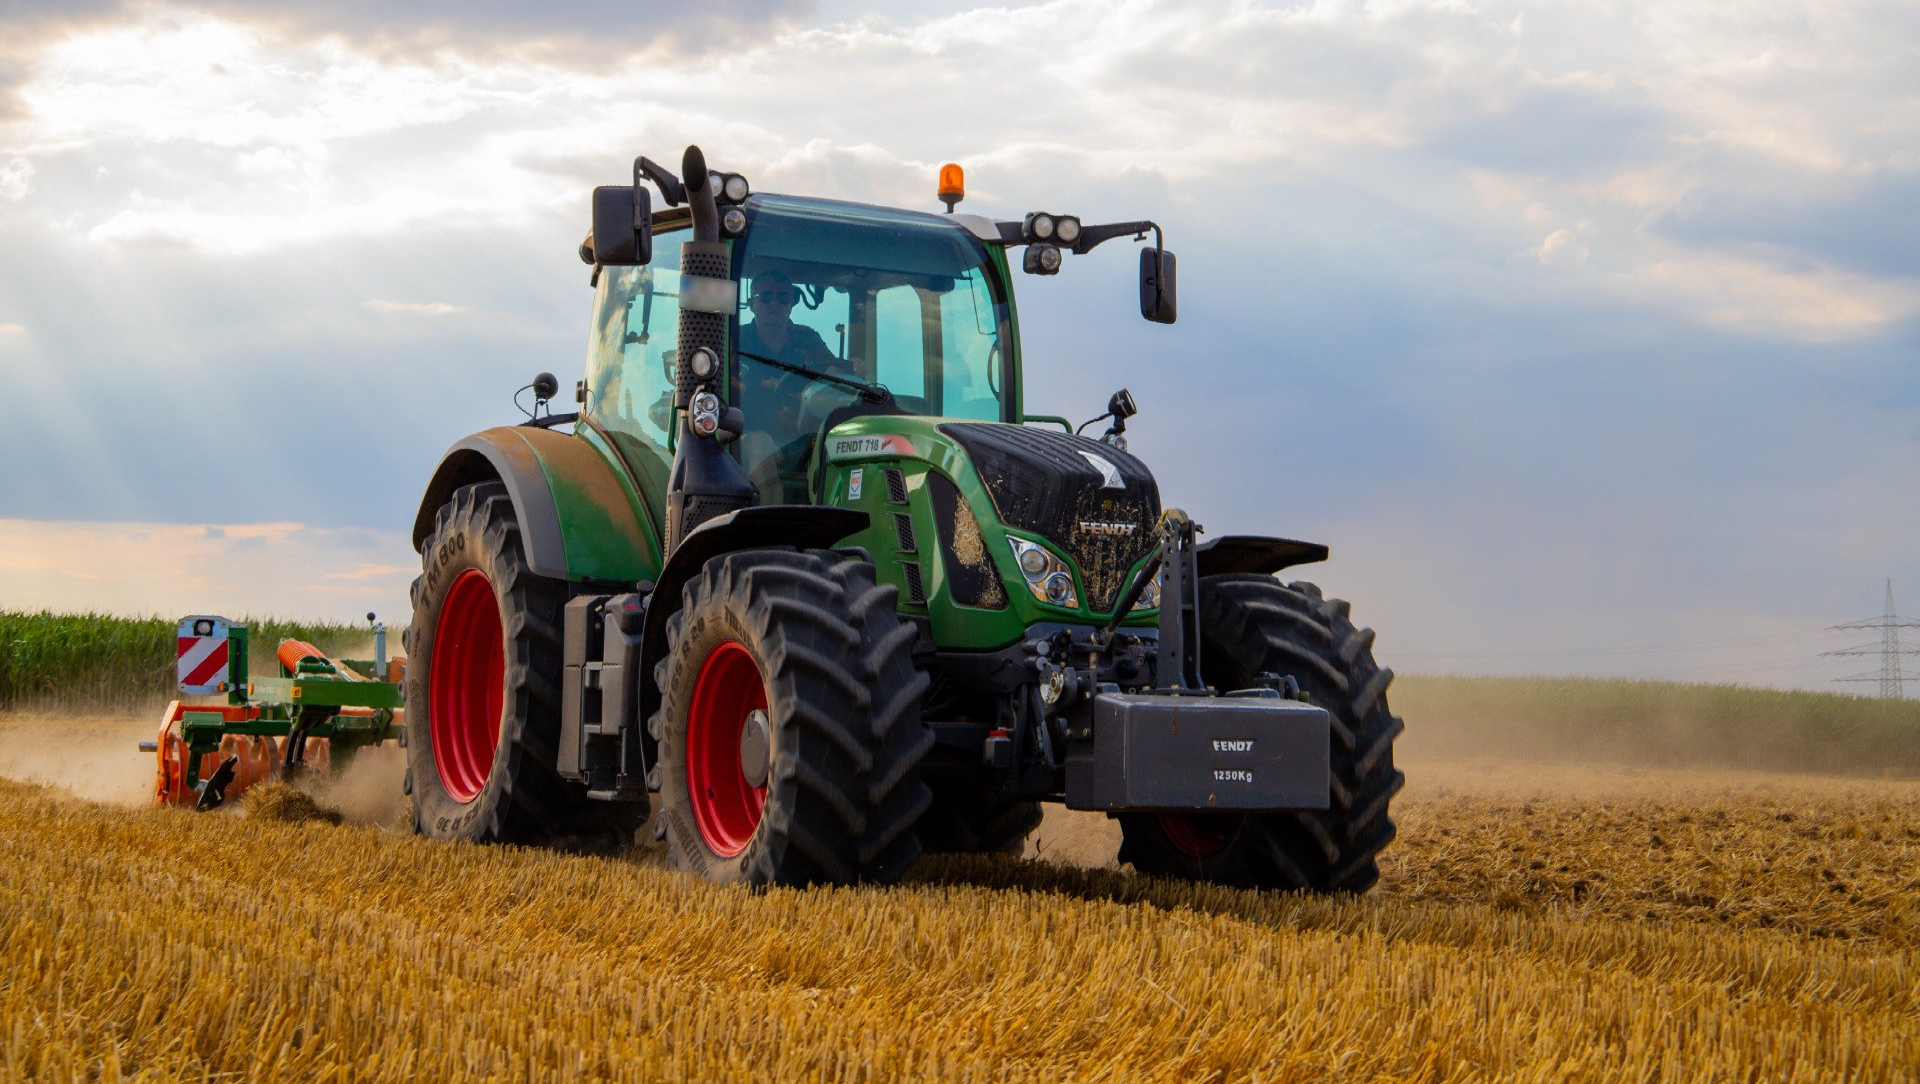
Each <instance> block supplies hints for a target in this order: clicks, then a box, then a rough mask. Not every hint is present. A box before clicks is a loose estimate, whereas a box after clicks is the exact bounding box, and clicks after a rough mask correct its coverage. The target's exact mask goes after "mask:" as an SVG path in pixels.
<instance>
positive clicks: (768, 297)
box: [732, 196, 1011, 501]
mask: <svg viewBox="0 0 1920 1084" xmlns="http://www.w3.org/2000/svg"><path fill="white" fill-rule="evenodd" d="M748 206H749V210H750V212H751V216H750V225H749V226H748V229H747V235H746V238H745V239H744V240H743V241H742V242H741V245H740V248H739V250H738V251H737V252H736V258H735V260H734V268H735V275H736V277H737V278H739V280H740V284H741V289H740V298H741V305H740V311H739V317H738V324H737V325H736V332H735V336H734V345H735V351H736V357H737V360H738V364H737V366H736V368H735V372H734V380H733V386H732V393H733V400H734V402H735V403H736V404H738V405H739V406H740V407H741V409H742V412H743V413H744V415H745V416H746V422H747V432H746V434H745V435H744V436H743V437H742V438H741V442H740V456H741V463H742V465H743V466H745V467H746V468H747V470H748V474H749V475H750V476H751V477H752V478H753V480H754V484H755V485H756V486H758V487H759V488H760V490H761V492H762V494H763V497H764V498H765V499H767V500H770V501H779V500H790V499H796V498H798V497H801V496H802V495H803V494H804V491H805V476H806V470H807V461H808V459H809V456H810V453H811V452H812V445H813V443H814V441H815V440H816V439H817V438H818V436H819V434H820V431H821V427H822V426H823V425H824V424H825V423H826V422H827V421H828V420H829V415H830V414H832V413H833V412H834V411H835V409H836V408H840V407H846V406H850V405H853V404H856V403H858V402H860V401H861V393H860V392H859V391H858V390H856V388H854V387H850V386H848V385H849V383H859V384H877V385H880V386H882V387H884V388H885V389H886V390H887V392H888V393H889V394H890V396H891V402H892V405H891V406H887V405H886V404H884V403H882V404H872V403H869V404H868V405H867V409H875V410H878V411H880V412H885V413H893V412H898V413H905V414H928V415H935V416H939V417H946V418H966V419H973V420H978V421H1009V420H1011V419H1010V417H1009V416H1008V402H1007V399H1008V391H1007V385H1008V381H1007V378H1006V364H1007V361H1006V358H1005V356H1004V348H1003V346H1002V344H1003V343H1005V342H1007V341H1009V340H1010V339H1011V330H1010V328H1009V327H1008V320H1009V313H1008V306H1007V301H1006V296H1005V293H1004V290H1003V285H1002V282H1001V279H1000V276H999V275H998V274H997V273H996V271H995V268H994V264H993V263H992V261H991V259H990V257H989V256H988V253H987V250H986V247H985V246H984V245H982V244H981V243H980V242H979V241H978V240H976V239H975V238H974V237H973V236H972V235H971V234H969V233H968V232H967V231H966V230H965V229H963V228H961V227H960V226H959V225H957V224H955V223H953V222H951V221H948V220H943V219H941V218H939V217H937V216H933V215H921V214H914V213H911V212H906V211H895V210H888V209H884V208H879V207H864V206H856V205H852V204H841V203H831V202H825V201H815V200H797V199H791V198H785V197H780V196H758V197H755V198H754V199H753V200H752V201H751V202H750V203H749V205H748ZM823 375H824V376H831V377H839V378H841V380H839V381H835V380H831V379H823ZM868 398H869V399H873V398H878V396H873V395H870V396H868Z"/></svg>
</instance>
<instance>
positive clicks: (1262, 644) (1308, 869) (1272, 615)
mask: <svg viewBox="0 0 1920 1084" xmlns="http://www.w3.org/2000/svg"><path fill="white" fill-rule="evenodd" d="M1200 622H1201V649H1200V664H1201V669H1202V674H1201V676H1202V677H1203V678H1204V679H1205V680H1206V682H1207V684H1208V685H1211V686H1213V687H1214V688H1217V689H1220V690H1222V691H1226V690H1232V689H1244V688H1250V687H1252V686H1254V685H1255V684H1257V683H1258V682H1259V680H1260V676H1261V675H1262V674H1280V675H1288V676H1291V677H1293V678H1294V679H1295V680H1296V681H1298V682H1299V683H1300V689H1301V691H1302V693H1304V694H1305V696H1306V698H1307V700H1309V701H1310V702H1311V703H1313V704H1316V705H1318V706H1320V707H1323V708H1325V709H1327V712H1328V714H1330V715H1331V716H1332V717H1333V735H1332V762H1331V768H1332V779H1331V780H1330V783H1331V787H1330V790H1331V793H1332V804H1331V808H1328V809H1325V810H1290V811H1284V812H1278V813H1254V814H1227V813H1180V814H1174V813H1127V814H1122V815H1121V817H1120V824H1121V831H1122V835H1123V842H1122V843H1121V847H1120V860H1121V861H1123V862H1132V863H1133V866H1134V868H1135V869H1137V870H1139V871H1140V872H1142V873H1149V874H1157V875H1161V876H1171V877H1183V878H1188V879H1194V880H1206V881H1217V882H1220V883H1224V884H1234V885H1244V886H1251V887H1259V888H1280V889H1309V890H1311V891H1315V892H1355V893H1358V892H1365V891H1366V890H1367V889H1369V888H1371V887H1372V886H1373V884H1374V882H1375V881H1377V880H1379V878H1380V870H1379V866H1378V864H1377V862H1376V861H1375V859H1376V858H1377V856H1378V855H1379V853H1380V851H1381V850H1382V849H1383V848H1385V847H1386V846H1387V844H1388V843H1390V842H1392V841H1393V837H1394V826H1393V819H1392V817H1390V816H1389V815H1388V808H1387V807H1388V804H1389V802H1390V801H1391V800H1392V798H1393V796H1394V794H1395V793H1397V792H1398V791H1399V790H1400V787H1401V785H1402V784H1403V783H1404V782H1405V776H1403V775H1402V774H1401V773H1400V772H1399V771H1398V770H1397V769H1395V768H1394V766H1393V742H1394V739H1395V738H1396V737H1398V736H1399V734H1400V731H1401V730H1402V729H1403V728H1404V724H1402V723H1401V721H1400V719H1399V718H1397V717H1395V716H1394V715H1393V714H1392V712H1390V711H1389V710H1388V709H1387V698H1386V690H1387V685H1388V683H1389V682H1391V681H1392V680H1393V671H1391V670H1388V669H1385V668H1383V667H1381V666H1379V665H1377V664H1376V663H1375V662H1374V659H1373V630H1371V629H1362V628H1356V627H1355V626H1354V624H1353V622H1352V621H1350V620H1349V619H1348V617H1347V604H1346V603H1345V602H1341V601H1339V600H1337V599H1333V600H1329V599H1323V598H1322V597H1321V595H1320V589H1319V588H1317V587H1315V586H1314V585H1313V584H1310V583H1295V584H1290V585H1286V586H1282V585H1281V584H1280V582H1279V581H1278V580H1275V579H1274V578H1273V577H1271V576H1261V575H1240V574H1235V575H1223V576H1208V577H1206V578H1204V579H1202V580H1201V581H1200Z"/></svg>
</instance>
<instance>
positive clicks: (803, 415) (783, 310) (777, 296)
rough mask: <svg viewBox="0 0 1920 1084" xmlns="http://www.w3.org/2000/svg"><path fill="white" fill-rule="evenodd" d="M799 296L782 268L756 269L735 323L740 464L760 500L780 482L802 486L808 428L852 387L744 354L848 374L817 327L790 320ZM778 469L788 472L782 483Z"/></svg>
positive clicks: (776, 492)
mask: <svg viewBox="0 0 1920 1084" xmlns="http://www.w3.org/2000/svg"><path fill="white" fill-rule="evenodd" d="M799 300H800V292H799V290H798V288H796V287H795V286H794V284H793V279H792V278H791V277H790V276H788V275H787V273H786V272H784V271H778V270H767V271H762V272H760V273H759V274H757V275H755V276H753V291H752V292H751V293H750V294H748V296H747V305H748V307H749V308H750V309H751V310H752V313H753V319H752V320H751V321H744V322H742V323H741V325H740V339H739V352H740V354H741V358H740V361H741V364H740V394H739V400H738V401H739V402H740V404H741V406H742V408H743V410H744V412H745V413H746V417H747V434H746V435H745V436H743V439H742V443H741V453H742V465H744V466H745V467H746V468H747V471H748V473H749V474H750V475H751V476H752V478H753V480H754V484H755V485H756V486H757V487H759V489H760V490H761V492H762V494H763V496H764V497H765V499H767V500H769V501H774V502H777V501H779V500H781V499H782V497H781V496H780V491H781V490H782V489H783V488H786V489H790V488H792V487H793V485H794V484H795V483H796V481H797V482H798V484H799V485H800V487H801V488H802V489H804V474H805V471H806V459H807V455H808V453H809V452H811V450H812V438H813V436H814V433H813V429H814V428H815V427H816V426H818V425H819V424H820V422H821V421H822V420H824V419H825V417H826V414H827V412H828V411H829V410H831V409H832V408H833V407H835V406H838V405H840V404H841V403H843V402H848V401H851V400H852V399H853V393H852V392H851V391H848V390H846V389H845V388H844V387H843V386H841V385H838V384H835V383H833V382H832V381H826V380H817V379H814V378H812V377H808V376H805V375H802V374H799V373H791V372H788V371H786V370H784V369H780V368H778V367H776V366H773V365H768V364H767V363H765V362H763V361H759V360H757V359H755V358H753V357H749V356H747V355H752V354H759V355H761V356H763V357H769V358H774V359H776V360H778V361H784V362H786V363H787V364H789V365H799V366H804V367H805V368H808V369H812V370H814V371H815V372H823V373H833V374H835V375H836V376H852V375H853V374H852V372H851V371H850V369H851V367H850V366H849V365H847V363H846V362H845V361H844V360H842V359H841V358H840V356H839V355H837V354H835V353H834V352H833V351H832V349H830V348H829V347H828V346H827V344H826V340H824V339H822V338H821V337H820V333H819V332H817V331H815V330H814V329H812V328H810V327H808V326H806V325H805V324H798V323H795V322H794V320H793V306H794V305H795V304H796V303H797V302H798V301H799ZM779 475H786V476H788V477H787V479H786V481H785V482H784V483H783V482H781V481H780V480H778V478H777V476H779Z"/></svg>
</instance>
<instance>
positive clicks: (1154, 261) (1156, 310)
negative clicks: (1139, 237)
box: [1140, 248, 1180, 324]
mask: <svg viewBox="0 0 1920 1084" xmlns="http://www.w3.org/2000/svg"><path fill="white" fill-rule="evenodd" d="M1174 282H1175V278H1174V262H1173V253H1171V252H1168V251H1167V250H1166V249H1164V248H1143V249H1141V250H1140V315H1142V316H1144V317H1146V318H1147V319H1149V320H1152V321H1153V322H1154V323H1156V324H1171V323H1173V321H1174V320H1175V318H1176V317H1178V315H1179V311H1180V309H1179V304H1178V301H1177V300H1176V295H1175V291H1174Z"/></svg>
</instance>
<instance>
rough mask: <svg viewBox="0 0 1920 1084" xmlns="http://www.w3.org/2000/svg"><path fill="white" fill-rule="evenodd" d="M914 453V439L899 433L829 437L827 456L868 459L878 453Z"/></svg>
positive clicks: (830, 457)
mask: <svg viewBox="0 0 1920 1084" xmlns="http://www.w3.org/2000/svg"><path fill="white" fill-rule="evenodd" d="M912 454H913V441H911V440H908V439H907V438H906V437H903V436H899V435H897V434H886V435H883V436H875V437H828V438H827V458H829V459H866V458H869V457H872V456H878V455H912Z"/></svg>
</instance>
